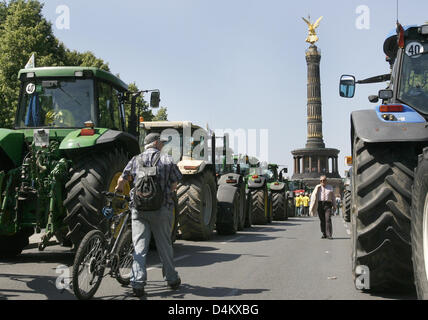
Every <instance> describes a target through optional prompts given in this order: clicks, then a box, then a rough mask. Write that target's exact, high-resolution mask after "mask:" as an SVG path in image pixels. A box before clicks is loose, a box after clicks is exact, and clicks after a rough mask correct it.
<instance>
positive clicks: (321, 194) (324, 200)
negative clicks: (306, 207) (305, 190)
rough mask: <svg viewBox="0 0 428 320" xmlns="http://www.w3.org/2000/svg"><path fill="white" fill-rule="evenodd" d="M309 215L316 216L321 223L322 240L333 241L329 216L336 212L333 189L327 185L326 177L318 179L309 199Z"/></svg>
mask: <svg viewBox="0 0 428 320" xmlns="http://www.w3.org/2000/svg"><path fill="white" fill-rule="evenodd" d="M310 211H311V215H312V216H316V213H318V216H319V218H320V221H321V232H322V234H323V236H322V239H330V240H331V239H333V223H332V221H331V215H332V214H333V212H335V211H336V197H335V195H334V191H333V188H332V187H331V186H329V185H327V177H326V176H322V177H321V178H320V184H319V185H318V186H316V187H315V190H314V192H313V194H312V198H311V209H310Z"/></svg>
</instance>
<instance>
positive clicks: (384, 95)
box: [379, 90, 394, 100]
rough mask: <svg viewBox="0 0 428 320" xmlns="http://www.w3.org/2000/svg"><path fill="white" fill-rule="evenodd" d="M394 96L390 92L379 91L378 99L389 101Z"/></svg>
mask: <svg viewBox="0 0 428 320" xmlns="http://www.w3.org/2000/svg"><path fill="white" fill-rule="evenodd" d="M393 96H394V92H393V91H392V90H380V91H379V99H381V100H389V99H392V97H393Z"/></svg>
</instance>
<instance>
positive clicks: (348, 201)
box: [342, 190, 351, 223]
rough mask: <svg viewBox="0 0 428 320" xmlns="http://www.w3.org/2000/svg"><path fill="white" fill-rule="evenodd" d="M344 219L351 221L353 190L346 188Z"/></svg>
mask: <svg viewBox="0 0 428 320" xmlns="http://www.w3.org/2000/svg"><path fill="white" fill-rule="evenodd" d="M342 210H343V219H344V220H345V222H348V223H349V222H351V192H350V191H348V190H346V191H345V194H344V197H343V209H342Z"/></svg>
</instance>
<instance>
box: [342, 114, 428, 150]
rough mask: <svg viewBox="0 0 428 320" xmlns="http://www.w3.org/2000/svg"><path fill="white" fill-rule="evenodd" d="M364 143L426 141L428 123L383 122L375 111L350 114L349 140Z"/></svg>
mask: <svg viewBox="0 0 428 320" xmlns="http://www.w3.org/2000/svg"><path fill="white" fill-rule="evenodd" d="M355 136H357V137H359V138H360V139H361V140H362V141H364V142H366V143H382V142H383V143H386V142H423V141H428V123H427V122H422V123H412V122H384V121H381V120H380V119H379V117H378V115H377V114H376V111H375V110H359V111H355V112H353V113H352V114H351V139H352V141H354V137H355Z"/></svg>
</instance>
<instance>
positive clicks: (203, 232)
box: [177, 171, 217, 241]
mask: <svg viewBox="0 0 428 320" xmlns="http://www.w3.org/2000/svg"><path fill="white" fill-rule="evenodd" d="M177 197H178V224H179V230H180V231H181V237H182V239H184V240H190V241H198V240H202V241H205V240H209V239H210V238H211V237H212V234H213V231H214V228H215V224H216V220H217V185H216V181H215V179H214V175H213V174H212V172H211V171H205V172H203V173H200V174H197V175H192V176H185V177H184V179H183V182H182V183H181V184H180V185H179V186H178V191H177Z"/></svg>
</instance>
